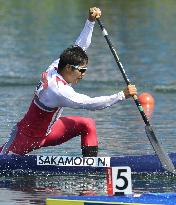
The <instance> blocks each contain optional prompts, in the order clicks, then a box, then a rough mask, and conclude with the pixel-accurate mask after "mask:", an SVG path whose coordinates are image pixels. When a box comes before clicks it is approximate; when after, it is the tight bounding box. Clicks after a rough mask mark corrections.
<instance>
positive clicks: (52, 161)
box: [51, 156, 57, 164]
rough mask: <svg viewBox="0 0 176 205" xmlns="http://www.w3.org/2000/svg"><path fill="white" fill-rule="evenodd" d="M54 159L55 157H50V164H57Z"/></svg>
mask: <svg viewBox="0 0 176 205" xmlns="http://www.w3.org/2000/svg"><path fill="white" fill-rule="evenodd" d="M56 159H57V157H54V156H52V157H51V164H57V163H56V161H55V160H56Z"/></svg>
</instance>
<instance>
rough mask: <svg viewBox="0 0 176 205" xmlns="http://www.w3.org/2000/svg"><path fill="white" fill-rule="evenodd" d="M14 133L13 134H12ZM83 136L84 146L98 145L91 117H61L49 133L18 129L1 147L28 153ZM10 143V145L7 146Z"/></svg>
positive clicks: (19, 152) (15, 151) (18, 152)
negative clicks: (27, 131) (28, 131)
mask: <svg viewBox="0 0 176 205" xmlns="http://www.w3.org/2000/svg"><path fill="white" fill-rule="evenodd" d="M12 135H13V136H12ZM78 135H80V136H81V146H82V147H89V146H90V147H97V146H98V140H97V134H96V126H95V123H94V121H93V120H92V119H91V118H84V117H79V116H68V117H60V118H59V119H58V120H57V121H56V122H55V123H54V124H53V125H52V127H51V129H50V131H49V133H48V134H47V135H45V136H43V137H36V136H31V137H29V136H26V135H25V134H23V130H18V127H17V129H16V130H15V131H14V132H13V131H12V133H11V138H13V140H12V139H9V141H10V140H11V142H10V143H9V141H8V142H7V143H6V144H5V145H4V146H3V147H2V148H1V150H3V149H4V147H8V149H7V148H6V150H7V152H6V153H8V152H10V151H11V152H13V153H16V154H20V155H23V154H26V153H28V152H31V151H32V150H35V149H39V148H40V147H47V146H55V145H59V144H62V143H64V142H66V141H68V140H70V139H72V138H73V137H76V136H78ZM7 144H8V146H7Z"/></svg>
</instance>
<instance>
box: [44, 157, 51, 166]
mask: <svg viewBox="0 0 176 205" xmlns="http://www.w3.org/2000/svg"><path fill="white" fill-rule="evenodd" d="M44 164H50V158H49V156H47V157H46V158H45V161H44Z"/></svg>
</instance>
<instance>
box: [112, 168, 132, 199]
mask: <svg viewBox="0 0 176 205" xmlns="http://www.w3.org/2000/svg"><path fill="white" fill-rule="evenodd" d="M112 181H113V193H114V194H117V195H124V194H125V195H126V194H132V183H131V169H130V167H112Z"/></svg>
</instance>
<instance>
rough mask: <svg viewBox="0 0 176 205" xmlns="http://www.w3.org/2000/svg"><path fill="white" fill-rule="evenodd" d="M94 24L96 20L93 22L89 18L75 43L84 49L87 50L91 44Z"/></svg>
mask: <svg viewBox="0 0 176 205" xmlns="http://www.w3.org/2000/svg"><path fill="white" fill-rule="evenodd" d="M94 24H95V22H91V21H89V20H87V21H86V23H85V26H84V28H83V30H82V31H81V33H80V35H79V37H78V38H77V40H76V42H75V45H77V46H80V47H81V48H82V49H83V50H87V48H88V47H89V46H90V44H91V39H92V33H93V28H94Z"/></svg>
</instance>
